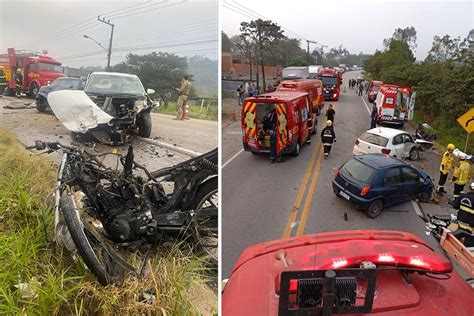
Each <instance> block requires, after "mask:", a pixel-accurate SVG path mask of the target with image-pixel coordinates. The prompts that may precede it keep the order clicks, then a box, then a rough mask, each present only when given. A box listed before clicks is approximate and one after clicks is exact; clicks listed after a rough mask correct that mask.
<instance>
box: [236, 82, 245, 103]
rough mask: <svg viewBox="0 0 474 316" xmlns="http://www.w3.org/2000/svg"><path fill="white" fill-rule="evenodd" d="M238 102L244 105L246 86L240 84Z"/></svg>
mask: <svg viewBox="0 0 474 316" xmlns="http://www.w3.org/2000/svg"><path fill="white" fill-rule="evenodd" d="M237 103H238V104H239V106H242V103H244V86H243V85H239V86H238V87H237Z"/></svg>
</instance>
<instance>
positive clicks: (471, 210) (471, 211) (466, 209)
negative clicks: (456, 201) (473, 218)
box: [459, 204, 474, 214]
mask: <svg viewBox="0 0 474 316" xmlns="http://www.w3.org/2000/svg"><path fill="white" fill-rule="evenodd" d="M459 209H460V210H462V211H464V212H468V213H471V214H474V210H473V209H471V208H470V207H468V206H466V205H462V204H461V205H460V206H459Z"/></svg>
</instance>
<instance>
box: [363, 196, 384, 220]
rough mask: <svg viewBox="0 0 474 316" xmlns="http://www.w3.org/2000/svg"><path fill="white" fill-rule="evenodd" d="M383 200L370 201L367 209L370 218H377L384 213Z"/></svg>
mask: <svg viewBox="0 0 474 316" xmlns="http://www.w3.org/2000/svg"><path fill="white" fill-rule="evenodd" d="M382 209H383V202H382V200H375V201H373V202H372V203H370V205H369V207H368V208H367V209H366V210H365V213H366V214H367V216H368V217H370V218H376V217H377V216H379V215H380V213H382Z"/></svg>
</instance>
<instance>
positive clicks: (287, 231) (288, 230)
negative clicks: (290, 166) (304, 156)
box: [282, 138, 321, 238]
mask: <svg viewBox="0 0 474 316" xmlns="http://www.w3.org/2000/svg"><path fill="white" fill-rule="evenodd" d="M320 147H321V142H320V140H319V138H318V139H317V140H316V145H315V146H314V149H313V154H312V155H311V160H310V162H309V164H308V167H307V168H306V172H305V174H304V176H303V180H302V181H301V184H300V187H299V189H298V192H297V193H296V199H295V203H294V204H293V209H292V210H291V213H290V217H289V218H288V223H287V224H286V227H285V230H284V232H283V236H282V238H286V237H290V234H291V230H292V227H291V224H292V223H293V222H294V221H295V220H296V216H297V215H298V211H299V210H300V207H301V202H302V200H303V196H304V193H305V192H306V186H307V184H308V181H309V178H310V175H311V173H312V171H313V166H314V163H315V162H316V157H317V153H318V149H319V148H320Z"/></svg>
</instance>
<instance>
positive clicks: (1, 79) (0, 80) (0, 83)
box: [0, 66, 7, 96]
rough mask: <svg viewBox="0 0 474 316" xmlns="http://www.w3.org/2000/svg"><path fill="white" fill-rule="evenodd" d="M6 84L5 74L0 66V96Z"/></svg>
mask: <svg viewBox="0 0 474 316" xmlns="http://www.w3.org/2000/svg"><path fill="white" fill-rule="evenodd" d="M6 86H7V76H6V75H5V68H4V67H3V66H0V96H1V95H2V94H3V91H5V88H6Z"/></svg>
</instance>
